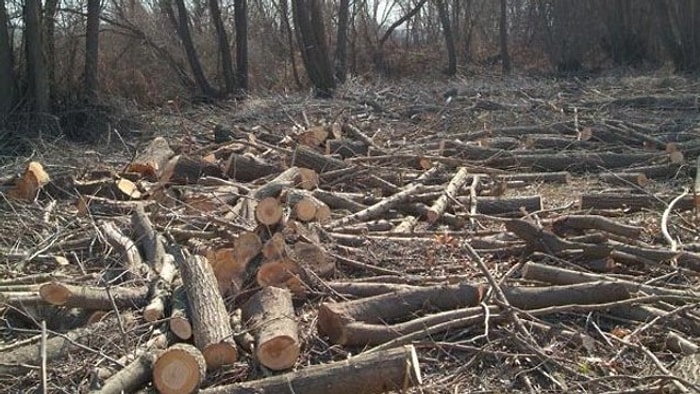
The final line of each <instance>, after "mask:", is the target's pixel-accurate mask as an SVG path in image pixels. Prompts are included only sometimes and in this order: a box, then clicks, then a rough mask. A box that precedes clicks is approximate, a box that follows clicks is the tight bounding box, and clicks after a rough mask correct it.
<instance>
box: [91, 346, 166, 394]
mask: <svg viewBox="0 0 700 394" xmlns="http://www.w3.org/2000/svg"><path fill="white" fill-rule="evenodd" d="M155 361H156V355H155V354H154V353H151V352H145V353H142V354H141V355H140V356H139V357H137V358H136V359H135V360H133V361H132V362H131V363H129V365H127V366H126V367H124V368H122V369H121V370H120V371H119V372H117V373H116V374H114V375H113V376H112V377H111V378H109V379H107V381H105V383H104V385H103V386H102V387H101V388H100V389H99V390H97V391H94V392H93V393H94V394H121V393H133V392H136V390H138V389H139V388H141V387H142V386H144V385H145V384H146V383H148V381H149V380H150V379H151V378H152V376H153V363H154V362H155Z"/></svg>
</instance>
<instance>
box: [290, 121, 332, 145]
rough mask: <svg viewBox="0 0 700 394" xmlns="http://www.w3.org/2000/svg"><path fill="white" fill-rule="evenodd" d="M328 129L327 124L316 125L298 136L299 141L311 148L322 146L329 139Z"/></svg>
mask: <svg viewBox="0 0 700 394" xmlns="http://www.w3.org/2000/svg"><path fill="white" fill-rule="evenodd" d="M329 134H330V133H329V132H328V129H327V128H326V127H325V126H315V127H311V128H309V129H308V130H306V131H304V132H303V133H301V134H299V136H297V141H299V144H301V145H305V146H308V147H311V148H315V147H318V146H321V144H323V143H324V142H325V141H326V139H328V135H329Z"/></svg>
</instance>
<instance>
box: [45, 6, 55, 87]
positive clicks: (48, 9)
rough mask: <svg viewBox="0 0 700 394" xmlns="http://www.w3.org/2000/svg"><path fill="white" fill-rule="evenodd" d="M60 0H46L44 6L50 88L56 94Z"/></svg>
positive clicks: (46, 55)
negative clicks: (55, 35) (56, 40)
mask: <svg viewBox="0 0 700 394" xmlns="http://www.w3.org/2000/svg"><path fill="white" fill-rule="evenodd" d="M58 2H59V0H46V3H45V6H44V33H43V34H44V56H45V57H46V68H47V70H48V76H49V90H50V93H51V94H55V89H56V45H55V39H54V31H55V30H56V12H57V10H58Z"/></svg>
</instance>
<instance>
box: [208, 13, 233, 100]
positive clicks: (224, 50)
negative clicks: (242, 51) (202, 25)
mask: <svg viewBox="0 0 700 394" xmlns="http://www.w3.org/2000/svg"><path fill="white" fill-rule="evenodd" d="M209 12H210V13H211V19H212V22H213V23H214V28H215V29H216V39H217V41H218V42H217V45H218V46H219V53H220V54H221V68H222V72H223V74H224V86H225V87H226V89H225V91H226V93H232V92H233V90H234V89H235V86H236V79H235V76H234V74H233V61H232V60H231V48H230V47H229V41H228V35H227V34H226V28H225V27H224V21H223V20H222V19H221V9H220V8H219V0H209Z"/></svg>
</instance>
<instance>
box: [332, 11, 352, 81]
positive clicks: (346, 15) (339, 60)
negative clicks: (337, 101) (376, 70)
mask: <svg viewBox="0 0 700 394" xmlns="http://www.w3.org/2000/svg"><path fill="white" fill-rule="evenodd" d="M349 19H350V0H340V4H339V5H338V38H337V40H338V43H337V44H336V48H335V77H336V78H338V81H339V82H340V83H343V82H345V75H346V73H347V60H348V59H347V57H348V23H349Z"/></svg>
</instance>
